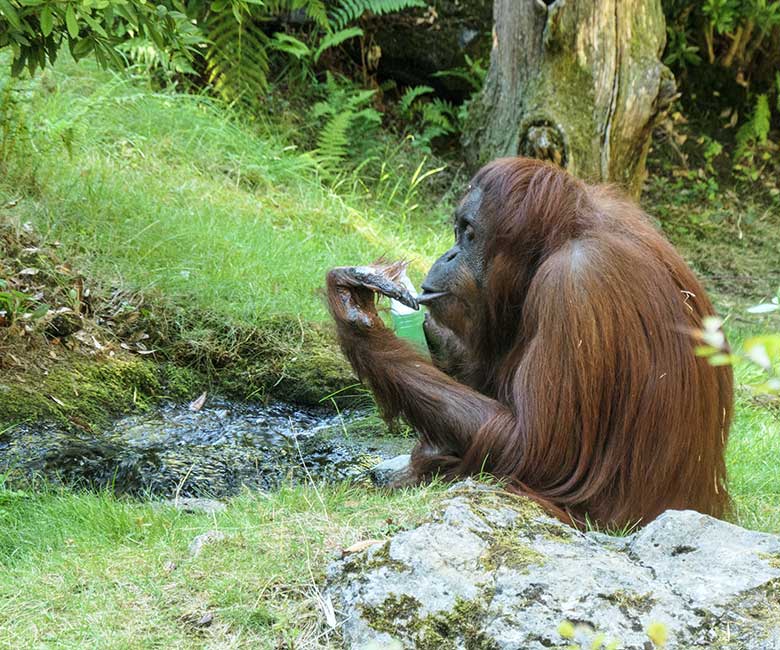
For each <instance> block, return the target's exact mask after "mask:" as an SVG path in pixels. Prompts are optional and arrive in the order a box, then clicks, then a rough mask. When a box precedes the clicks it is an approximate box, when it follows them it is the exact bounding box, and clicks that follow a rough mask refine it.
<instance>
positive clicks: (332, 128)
mask: <svg viewBox="0 0 780 650" xmlns="http://www.w3.org/2000/svg"><path fill="white" fill-rule="evenodd" d="M354 119H355V113H354V111H352V110H350V109H347V110H344V111H341V112H340V113H336V114H335V115H333V116H332V117H331V118H330V119H329V120H328V121H327V123H326V124H325V127H324V128H323V129H322V132H321V133H320V137H319V138H317V149H315V151H314V153H315V155H316V157H317V159H318V160H320V161H321V162H323V163H325V165H326V166H332V165H335V164H337V163H338V162H340V161H342V160H343V159H344V158H346V157H347V151H348V148H349V127H350V126H352V121H353V120H354Z"/></svg>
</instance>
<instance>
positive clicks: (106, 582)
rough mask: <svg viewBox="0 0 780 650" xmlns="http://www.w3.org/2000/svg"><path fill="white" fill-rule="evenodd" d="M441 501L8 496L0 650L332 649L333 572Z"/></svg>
mask: <svg viewBox="0 0 780 650" xmlns="http://www.w3.org/2000/svg"><path fill="white" fill-rule="evenodd" d="M440 491H441V488H440V487H438V486H429V487H427V488H422V489H414V490H403V491H395V492H392V493H384V492H378V491H375V490H365V489H361V488H357V487H346V486H337V487H333V486H330V487H324V486H323V487H316V486H313V485H309V486H302V487H295V488H285V489H282V490H281V491H279V492H275V493H273V494H254V495H245V496H242V497H237V498H234V499H232V500H231V501H230V502H229V504H228V508H227V510H226V511H225V512H224V513H217V514H215V515H204V514H184V513H182V512H180V511H177V510H175V509H174V508H172V507H170V506H167V507H165V506H163V507H160V506H154V505H152V504H148V503H146V504H143V503H134V502H129V501H120V500H117V499H115V498H114V497H112V496H109V495H107V494H105V493H100V494H88V493H69V492H46V491H44V492H43V493H42V494H37V495H32V494H25V493H20V492H9V491H7V490H2V489H0V570H1V571H2V572H1V574H0V575H1V577H0V647H7V648H33V647H34V648H80V649H81V648H96V649H97V648H126V649H131V648H151V647H161V648H253V649H254V648H259V649H263V648H268V649H269V650H270V649H272V648H273V649H275V648H280V647H285V648H286V647H304V646H305V647H326V646H327V645H328V640H329V636H328V634H327V630H324V629H322V627H321V621H322V618H323V617H322V614H321V609H320V605H319V604H318V598H317V594H318V593H319V592H318V589H319V588H320V587H321V585H322V582H323V579H324V571H325V568H326V566H327V564H328V563H329V562H330V561H332V559H333V558H334V557H335V556H338V555H339V554H340V552H341V550H342V549H344V548H347V547H349V546H350V545H352V544H354V543H355V542H357V541H360V540H365V539H376V538H378V539H384V538H386V537H387V536H388V535H390V534H392V533H394V532H397V531H398V530H399V529H401V528H404V527H407V526H412V525H415V524H416V523H418V522H419V521H420V520H421V519H422V518H423V517H424V515H425V514H426V513H427V511H428V508H429V506H430V503H431V500H432V496H433V495H435V494H438V493H440ZM388 513H392V515H391V516H389V514H388ZM212 530H214V531H219V532H221V533H223V534H224V536H225V537H224V539H222V540H221V541H216V542H214V543H212V544H208V545H206V546H204V547H203V550H202V551H201V552H200V554H199V555H197V557H192V556H191V554H190V552H189V550H188V547H189V545H190V544H191V542H192V541H193V539H194V538H195V537H196V536H198V535H200V534H202V533H205V532H207V531H212ZM204 617H205V618H204ZM209 617H212V618H211V621H210V622H204V621H208V620H209Z"/></svg>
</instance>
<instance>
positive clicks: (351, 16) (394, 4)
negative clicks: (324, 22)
mask: <svg viewBox="0 0 780 650" xmlns="http://www.w3.org/2000/svg"><path fill="white" fill-rule="evenodd" d="M425 6H427V4H426V2H425V1H424V0H336V2H335V6H334V7H333V8H332V9H331V11H330V25H331V27H332V28H333V29H343V28H344V27H345V26H347V25H348V24H350V23H353V22H355V21H357V20H359V19H360V18H361V17H362V16H363V15H364V14H366V13H368V12H370V13H372V14H375V15H377V16H381V15H384V14H391V13H395V12H396V11H402V10H404V9H410V8H412V7H425Z"/></svg>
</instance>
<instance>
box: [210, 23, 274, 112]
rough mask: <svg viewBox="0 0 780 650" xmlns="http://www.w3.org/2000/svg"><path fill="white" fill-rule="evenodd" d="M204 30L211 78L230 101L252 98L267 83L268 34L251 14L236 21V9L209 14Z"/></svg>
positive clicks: (264, 87) (251, 99) (262, 90)
mask: <svg viewBox="0 0 780 650" xmlns="http://www.w3.org/2000/svg"><path fill="white" fill-rule="evenodd" d="M205 33H206V36H207V37H208V39H209V41H210V43H211V44H210V45H209V48H208V50H207V51H206V64H207V71H208V79H209V82H210V83H212V84H213V85H214V87H215V88H216V90H217V91H218V92H219V93H220V94H221V95H222V96H223V97H224V98H225V99H226V100H228V101H235V100H237V99H243V100H246V101H248V102H251V101H253V100H254V98H256V97H257V96H258V95H260V94H262V93H263V92H264V91H265V90H266V88H267V86H268V77H267V75H268V41H269V39H268V36H266V35H265V33H264V32H263V30H262V29H260V27H259V26H258V25H257V24H254V23H253V21H252V20H251V18H250V17H245V18H244V19H242V20H240V21H237V20H236V19H235V16H234V15H233V12H231V11H223V12H220V13H212V14H211V15H209V17H208V19H207V20H206V24H205Z"/></svg>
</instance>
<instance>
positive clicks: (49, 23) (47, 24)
mask: <svg viewBox="0 0 780 650" xmlns="http://www.w3.org/2000/svg"><path fill="white" fill-rule="evenodd" d="M40 20H41V31H42V32H43V35H44V36H48V35H49V34H51V30H52V29H54V15H53V14H52V13H51V7H49V6H48V5H46V6H45V7H44V8H43V9H42V10H41V18H40Z"/></svg>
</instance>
